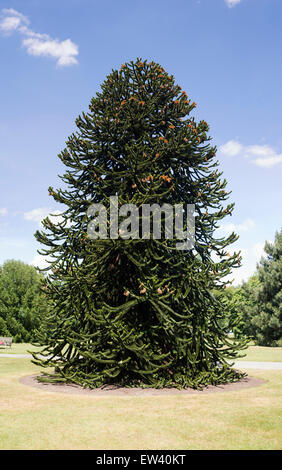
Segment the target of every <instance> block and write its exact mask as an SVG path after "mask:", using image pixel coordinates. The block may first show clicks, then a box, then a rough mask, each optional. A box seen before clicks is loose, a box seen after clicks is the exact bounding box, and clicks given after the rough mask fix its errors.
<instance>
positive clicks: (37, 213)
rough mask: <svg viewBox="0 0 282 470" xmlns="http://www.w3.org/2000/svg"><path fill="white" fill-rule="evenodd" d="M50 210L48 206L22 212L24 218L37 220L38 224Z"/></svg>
mask: <svg viewBox="0 0 282 470" xmlns="http://www.w3.org/2000/svg"><path fill="white" fill-rule="evenodd" d="M50 212H51V209H50V208H48V207H39V208H38V209H33V210H31V211H29V212H25V213H24V219H25V220H30V221H31V222H37V223H38V224H39V225H40V224H41V221H42V220H43V219H45V217H47V216H48V215H49V214H50Z"/></svg>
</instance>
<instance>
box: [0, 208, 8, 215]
mask: <svg viewBox="0 0 282 470" xmlns="http://www.w3.org/2000/svg"><path fill="white" fill-rule="evenodd" d="M7 214H8V209H7V208H6V207H1V208H0V215H7Z"/></svg>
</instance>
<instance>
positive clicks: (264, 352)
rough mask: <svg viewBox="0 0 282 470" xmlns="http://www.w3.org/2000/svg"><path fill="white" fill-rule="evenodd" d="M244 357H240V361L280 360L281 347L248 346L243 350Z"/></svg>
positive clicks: (281, 359) (281, 355)
mask: <svg viewBox="0 0 282 470" xmlns="http://www.w3.org/2000/svg"><path fill="white" fill-rule="evenodd" d="M245 352H246V353H247V354H246V356H245V357H240V358H238V360H240V361H258V362H264V361H270V362H282V348H270V347H265V346H249V347H248V349H247V350H246V351H245Z"/></svg>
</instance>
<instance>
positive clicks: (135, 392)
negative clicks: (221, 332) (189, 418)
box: [20, 375, 266, 397]
mask: <svg viewBox="0 0 282 470" xmlns="http://www.w3.org/2000/svg"><path fill="white" fill-rule="evenodd" d="M37 377H38V376H37V375H29V376H25V377H21V378H20V383H21V384H24V385H28V386H30V387H35V388H38V389H40V390H43V391H46V392H56V393H68V394H72V395H73V394H75V395H76V394H80V395H90V396H93V397H101V396H103V397H107V396H110V395H116V396H148V395H149V396H157V395H183V394H184V395H187V394H198V395H199V394H204V393H214V392H233V391H236V390H243V389H245V388H250V387H258V386H259V385H263V384H265V383H266V380H263V379H257V378H255V377H249V376H247V377H245V378H243V379H242V380H240V381H238V382H234V383H229V384H224V385H209V386H208V387H205V388H204V389H203V390H194V389H192V388H187V389H184V390H179V389H177V388H162V389H155V388H137V387H136V388H126V387H117V386H114V385H107V386H104V387H100V388H95V389H93V390H91V389H86V388H82V387H80V386H79V385H75V384H51V383H42V382H39V381H38V380H37Z"/></svg>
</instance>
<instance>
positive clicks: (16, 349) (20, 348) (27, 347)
mask: <svg viewBox="0 0 282 470" xmlns="http://www.w3.org/2000/svg"><path fill="white" fill-rule="evenodd" d="M39 349H40V348H36V347H35V346H32V345H31V344H29V343H12V346H11V347H7V348H4V347H3V346H0V354H28V352H27V351H38V350H39Z"/></svg>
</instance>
